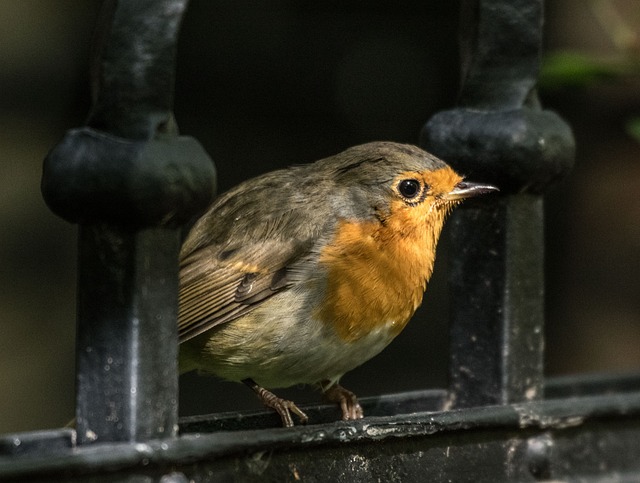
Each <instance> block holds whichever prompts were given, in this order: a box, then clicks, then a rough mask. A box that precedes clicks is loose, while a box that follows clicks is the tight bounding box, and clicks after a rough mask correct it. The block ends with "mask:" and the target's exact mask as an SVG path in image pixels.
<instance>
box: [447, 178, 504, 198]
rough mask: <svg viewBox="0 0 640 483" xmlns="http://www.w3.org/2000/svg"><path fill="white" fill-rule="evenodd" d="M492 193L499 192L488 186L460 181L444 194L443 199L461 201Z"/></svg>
mask: <svg viewBox="0 0 640 483" xmlns="http://www.w3.org/2000/svg"><path fill="white" fill-rule="evenodd" d="M494 191H500V190H499V189H498V188H496V187H495V186H492V185H490V184H481V183H471V182H469V181H460V182H459V183H458V184H457V185H455V186H454V187H453V189H452V190H451V191H449V192H448V193H446V194H445V195H444V196H443V198H444V199H445V200H447V201H455V200H463V199H465V198H473V197H474V196H480V195H484V194H487V193H493V192H494Z"/></svg>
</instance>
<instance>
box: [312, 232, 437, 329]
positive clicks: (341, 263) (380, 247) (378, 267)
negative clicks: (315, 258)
mask: <svg viewBox="0 0 640 483" xmlns="http://www.w3.org/2000/svg"><path fill="white" fill-rule="evenodd" d="M419 231H420V232H421V233H419V232H418V231H417V230H414V231H413V232H412V233H405V234H400V233H397V232H394V231H393V229H392V228H391V227H389V226H387V227H384V228H382V227H380V225H379V224H378V223H375V222H366V223H361V222H360V223H358V222H346V221H343V222H341V223H340V225H339V228H338V231H337V234H336V236H335V239H334V241H333V243H331V244H330V245H328V246H327V247H326V248H325V249H324V250H323V251H322V253H321V256H320V262H321V263H322V264H324V265H325V267H326V268H327V272H328V283H327V292H326V299H325V301H324V303H323V306H322V309H321V310H320V311H319V313H318V317H319V318H320V320H323V321H324V322H326V323H330V324H333V325H334V326H335V329H336V332H337V333H338V334H339V336H340V337H341V338H342V339H345V340H348V341H355V340H358V339H359V338H361V337H363V336H364V335H366V334H367V333H369V332H370V331H371V330H374V329H375V328H378V327H382V326H387V327H388V328H389V329H390V330H391V332H392V335H397V334H398V333H399V332H400V331H401V330H402V329H403V328H404V326H405V325H406V323H407V322H408V321H409V319H410V318H411V316H412V315H413V313H414V312H415V310H416V308H417V307H418V306H419V305H420V303H421V301H422V295H423V293H424V289H425V287H426V281H427V279H428V278H429V276H430V275H431V271H432V268H433V261H434V257H435V253H434V250H435V244H434V243H431V240H433V237H432V236H429V232H430V231H431V230H430V229H429V227H427V226H424V225H423V226H422V227H421V230H419ZM438 231H439V229H438Z"/></svg>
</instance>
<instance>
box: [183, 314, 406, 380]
mask: <svg viewBox="0 0 640 483" xmlns="http://www.w3.org/2000/svg"><path fill="white" fill-rule="evenodd" d="M293 313H295V310H293V311H291V312H289V311H288V314H282V313H280V317H277V319H276V318H274V319H272V320H268V318H267V317H266V315H265V314H264V313H261V311H260V310H256V311H254V312H253V313H251V314H250V315H248V316H246V317H243V318H241V319H237V320H234V321H232V322H230V323H227V324H224V325H222V326H220V327H219V328H215V329H213V330H212V331H211V332H210V333H208V334H207V335H206V340H204V341H203V340H201V342H200V344H199V345H200V346H201V347H202V349H201V350H199V357H198V364H197V368H198V369H199V370H201V371H204V372H209V373H212V374H215V375H216V376H218V377H221V378H223V379H227V380H232V381H241V380H243V379H247V378H251V379H253V380H255V381H256V382H257V383H258V384H259V385H261V386H263V387H267V388H278V387H289V386H293V385H296V384H316V383H319V382H320V381H325V380H329V381H337V380H338V379H339V378H340V377H341V376H342V375H343V374H345V373H346V372H349V371H350V370H352V369H354V368H356V367H358V366H359V365H361V364H363V363H364V362H366V361H367V360H369V359H371V358H372V357H374V356H375V355H376V354H378V353H379V352H380V351H382V350H383V349H384V348H385V347H386V346H387V345H388V344H389V343H390V342H391V341H392V340H393V338H394V337H395V336H396V335H397V330H394V328H393V323H391V322H389V323H388V324H379V325H378V326H377V327H376V328H375V329H374V330H372V331H371V332H369V333H367V334H366V335H364V336H362V337H360V338H359V339H357V340H354V341H344V340H342V339H341V338H340V337H339V336H338V335H337V334H336V333H335V331H334V330H333V329H332V328H331V327H327V325H326V324H324V323H322V322H320V321H317V320H314V319H313V318H311V317H309V318H307V319H305V318H300V317H293V315H292V314H293ZM194 342H195V343H198V342H197V341H194Z"/></svg>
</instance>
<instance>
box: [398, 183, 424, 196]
mask: <svg viewBox="0 0 640 483" xmlns="http://www.w3.org/2000/svg"><path fill="white" fill-rule="evenodd" d="M398 193H400V194H401V195H402V197H403V198H405V199H407V200H412V199H414V198H415V197H416V196H418V195H419V194H420V182H419V181H418V180H417V179H403V180H402V181H400V183H398Z"/></svg>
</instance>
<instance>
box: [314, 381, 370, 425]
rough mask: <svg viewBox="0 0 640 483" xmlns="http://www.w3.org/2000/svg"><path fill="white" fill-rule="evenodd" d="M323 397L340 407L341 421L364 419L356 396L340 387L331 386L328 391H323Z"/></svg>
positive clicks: (337, 385)
mask: <svg viewBox="0 0 640 483" xmlns="http://www.w3.org/2000/svg"><path fill="white" fill-rule="evenodd" d="M327 382H328V381H327ZM323 385H324V383H323ZM324 396H325V398H326V399H327V400H328V401H330V402H334V403H338V404H339V405H340V410H341V411H342V419H343V420H345V421H347V420H349V419H362V418H363V417H364V412H363V411H362V406H360V403H359V402H358V398H357V397H356V395H355V394H354V393H352V392H351V391H349V390H348V389H345V388H344V387H342V386H341V385H339V384H333V385H332V386H330V387H329V388H328V389H325V390H324Z"/></svg>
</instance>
